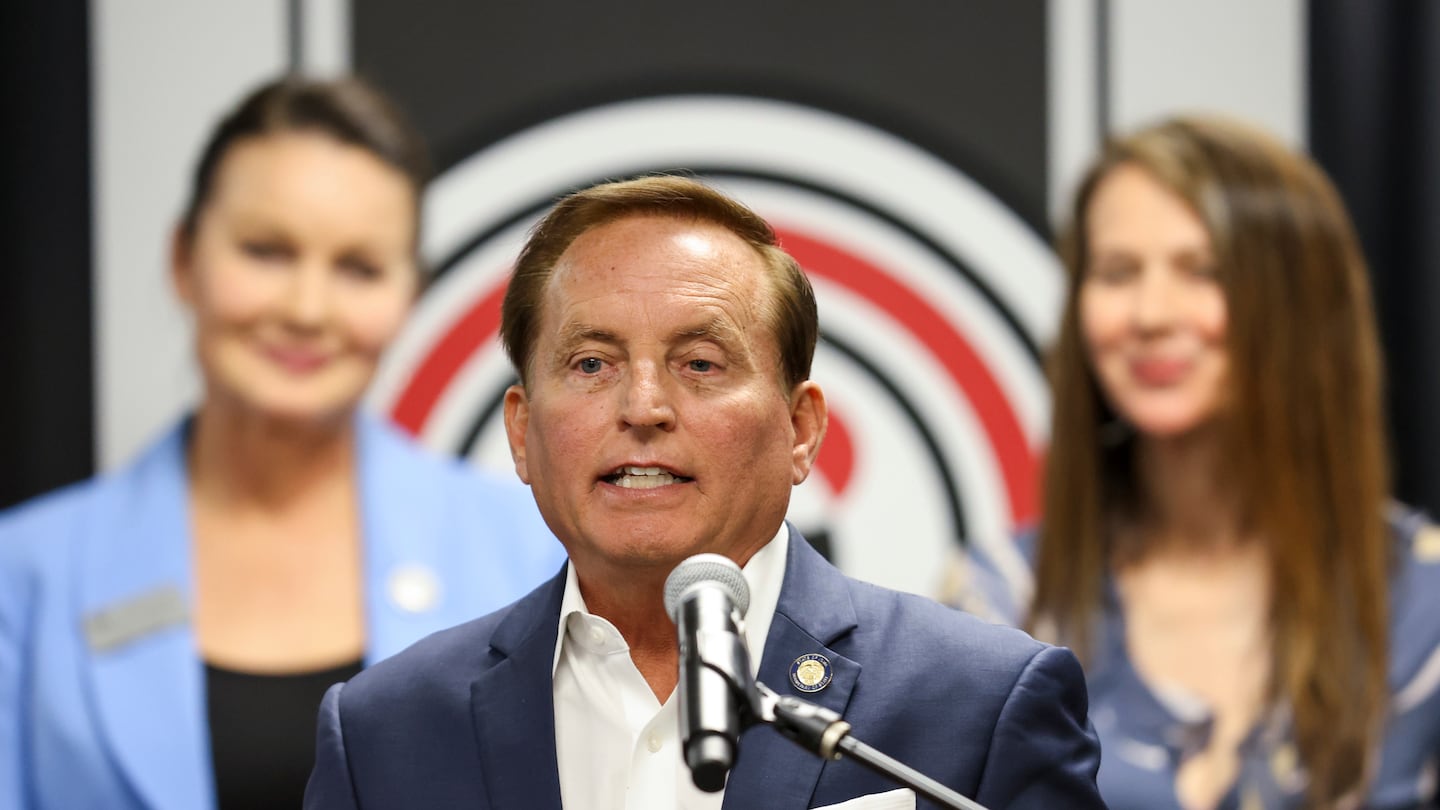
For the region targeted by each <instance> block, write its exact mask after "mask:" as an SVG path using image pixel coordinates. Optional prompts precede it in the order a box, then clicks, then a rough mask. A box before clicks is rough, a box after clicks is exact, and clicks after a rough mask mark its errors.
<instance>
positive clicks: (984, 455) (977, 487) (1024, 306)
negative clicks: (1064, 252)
mask: <svg viewBox="0 0 1440 810" xmlns="http://www.w3.org/2000/svg"><path fill="white" fill-rule="evenodd" d="M656 171H685V172H689V173H693V174H695V175H698V176H700V177H702V178H703V179H705V180H706V181H707V182H709V183H711V184H713V185H715V186H716V187H718V188H720V189H722V190H724V191H726V192H727V193H730V194H732V195H734V196H735V197H737V198H739V199H741V200H743V201H744V202H745V203H746V204H748V205H750V206H751V207H752V208H754V209H755V210H756V211H757V212H759V213H760V214H761V215H762V216H764V217H765V218H766V219H767V220H769V221H770V223H771V224H772V225H773V226H774V227H775V229H776V231H777V232H778V233H779V234H780V238H781V242H782V245H783V246H784V247H785V249H786V250H787V251H789V252H790V253H791V255H793V256H795V258H796V259H798V260H799V262H800V264H801V265H802V266H803V267H804V268H805V269H806V271H807V273H808V274H809V275H810V278H811V281H812V283H813V284H814V286H815V292H816V297H817V299H818V302H819V308H820V327H821V338H820V345H819V346H818V348H817V350H816V357H815V364H814V369H813V373H812V377H813V378H814V379H815V380H816V381H818V382H819V383H820V385H821V387H822V388H823V389H824V390H825V393H826V398H827V400H828V401H829V404H830V410H831V419H830V431H829V434H828V435H827V437H826V440H825V444H824V446H823V447H822V448H821V452H820V457H819V460H818V463H817V465H816V470H815V472H814V473H813V474H812V475H811V477H810V480H808V481H806V482H805V484H803V485H801V486H800V487H797V488H796V490H795V493H794V497H793V499H792V501H791V508H790V518H791V520H793V521H794V522H795V523H796V525H797V526H799V527H800V529H801V531H802V532H804V533H805V534H806V536H807V537H809V538H811V539H812V540H815V541H818V543H817V544H818V545H820V546H821V547H822V549H824V550H826V551H827V553H828V554H829V555H830V557H831V559H832V560H834V561H835V562H836V563H837V564H838V565H839V566H840V567H841V568H842V569H844V570H845V571H846V572H847V573H850V574H852V575H854V576H857V577H860V578H863V579H868V580H870V581H873V582H878V583H880V584H883V585H888V586H890V587H896V588H900V589H903V590H909V591H913V592H916V593H922V594H927V595H935V594H936V593H937V591H938V589H939V588H940V586H941V579H942V577H943V576H944V573H945V571H946V569H947V563H948V562H949V561H950V560H951V559H952V557H953V555H954V553H955V551H956V550H957V549H958V548H959V547H960V544H961V543H964V542H974V543H979V544H984V545H985V546H986V548H987V551H990V552H991V556H992V557H993V558H994V559H996V560H997V561H998V562H999V563H1000V565H1001V566H1002V567H1010V566H1017V565H1019V564H1020V563H1019V561H1018V560H1017V559H1016V558H1015V556H1014V553H1013V550H1012V548H1011V544H1010V543H1009V536H1010V534H1011V532H1012V531H1013V529H1014V528H1015V526H1016V525H1017V524H1020V523H1023V522H1026V521H1029V520H1031V519H1033V518H1034V517H1035V516H1036V510H1037V506H1038V472H1039V470H1038V464H1039V455H1040V452H1041V449H1042V447H1043V442H1044V438H1045V437H1044V432H1045V428H1046V424H1047V418H1048V407H1049V400H1048V393H1047V390H1046V387H1045V379H1044V375H1043V372H1042V369H1041V365H1040V361H1039V351H1038V349H1037V346H1040V345H1043V344H1044V343H1045V342H1046V341H1047V340H1048V339H1049V337H1050V336H1051V332H1052V330H1053V327H1054V323H1055V320H1056V313H1057V312H1058V310H1059V305H1060V299H1061V293H1062V290H1063V278H1062V274H1061V272H1060V270H1059V267H1058V265H1057V263H1056V260H1055V258H1054V256H1053V254H1052V253H1051V252H1050V250H1049V248H1048V247H1047V246H1046V244H1045V243H1044V241H1043V240H1042V239H1041V238H1040V237H1039V236H1038V235H1037V234H1036V233H1035V232H1034V231H1033V230H1031V229H1030V228H1029V227H1028V226H1026V225H1025V223H1024V222H1023V221H1021V219H1020V218H1019V217H1018V216H1017V215H1015V213H1014V212H1013V211H1011V210H1010V209H1009V208H1008V207H1007V206H1005V205H1004V204H1003V203H1002V202H1000V201H999V200H998V199H997V198H996V197H995V196H994V195H992V194H990V193H989V192H988V191H986V190H985V189H984V188H982V187H981V186H979V185H978V184H977V183H975V182H974V181H973V180H971V179H970V178H969V177H967V176H966V175H965V174H963V173H962V172H960V171H959V170H958V169H956V168H955V167H954V166H953V165H951V164H949V163H946V162H944V161H942V160H940V159H938V158H937V157H935V156H934V155H932V154H930V153H928V152H925V151H924V150H922V149H920V148H919V147H917V146H916V145H914V144H913V143H911V142H909V141H906V140H904V139H903V138H900V137H898V136H896V135H893V134H891V133H887V132H885V131H883V130H880V129H878V128H876V127H873V126H871V125H869V124H865V123H863V122H859V121H856V120H853V119H849V118H845V117H842V116H838V115H835V114H833V113H828V112H824V111H821V110H817V109H814V108H809V107H804V106H800V105H796V104H792V103H788V102H778V101H773V100H766V99H760V98H751V97H735V96H677V97H660V98H650V99H641V100H636V101H628V102H623V103H617V104H610V105H606V106H603V107H597V108H593V109H589V110H584V111H581V112H577V113H573V114H570V115H567V116H564V117H561V118H556V119H552V120H551V121H548V122H546V123H544V124H541V125H539V126H536V127H533V128H531V129H529V130H527V131H525V132H522V133H519V134H517V135H515V136H513V137H511V138H508V139H506V140H504V141H502V142H500V143H498V144H495V145H493V146H491V147H489V148H487V149H484V150H482V151H480V152H478V153H476V154H474V155H472V156H471V157H470V158H468V159H466V160H464V161H462V162H460V163H458V164H456V165H455V166H454V167H453V168H452V169H451V170H450V171H448V172H447V173H446V174H444V175H443V176H442V177H440V178H438V179H437V180H436V182H435V183H434V184H433V185H432V187H431V190H430V192H429V196H428V197H427V199H426V221H425V228H426V235H425V245H424V249H425V253H426V256H427V258H428V259H429V260H430V261H431V262H432V263H433V265H434V266H435V267H436V269H437V273H438V277H437V278H436V280H435V283H434V284H433V285H432V286H431V288H430V289H429V291H428V292H427V293H426V295H425V296H424V298H423V299H422V300H421V302H420V304H419V306H418V307H417V313H416V315H415V317H414V318H413V319H412V322H411V323H410V325H409V326H408V327H407V329H406V331H405V333H404V334H403V335H402V336H401V338H400V340H399V341H398V342H397V344H396V346H395V347H394V348H393V349H392V351H391V352H390V354H389V355H388V356H387V358H386V362H385V364H384V366H383V367H382V369H381V373H380V375H379V378H378V379H377V381H376V385H375V386H374V387H373V389H372V392H371V398H372V399H371V404H372V405H374V406H376V407H377V408H379V409H380V410H382V411H384V412H386V413H388V414H389V415H390V416H391V417H392V418H393V419H394V420H395V421H396V422H397V423H398V424H400V425H401V426H402V427H404V428H406V429H407V430H409V431H411V432H412V433H414V434H415V435H416V436H417V437H419V438H420V440H421V441H423V442H424V443H425V444H427V445H429V446H431V447H433V448H436V449H439V450H443V451H446V452H451V453H457V454H461V455H464V456H467V457H469V458H471V459H473V460H474V461H475V462H476V463H478V464H481V465H485V466H489V467H494V468H497V469H502V470H513V467H512V465H511V463H510V457H509V450H508V447H507V445H506V442H505V437H504V427H503V425H502V423H501V418H500V415H501V401H502V396H503V392H504V390H505V387H506V386H507V385H509V384H510V383H511V382H512V381H513V379H514V373H513V371H512V370H511V368H510V366H509V363H508V361H507V360H506V358H505V355H504V352H503V351H502V350H501V348H500V344H499V340H498V332H499V325H500V301H501V298H502V297H503V295H504V290H505V283H506V281H507V279H508V276H509V273H510V269H511V266H512V263H513V261H514V258H515V256H516V255H517V254H518V253H519V251H520V248H521V246H522V245H523V243H524V240H525V236H526V234H527V232H528V230H529V228H530V227H531V226H532V225H533V224H534V222H535V221H536V220H537V219H538V218H539V217H540V216H541V215H543V213H544V212H545V210H546V209H547V208H548V206H549V205H550V204H551V203H552V202H553V201H554V200H555V199H556V198H557V197H559V196H560V195H562V194H564V193H566V192H568V191H571V190H573V189H576V188H579V187H582V186H585V185H589V184H591V183H594V182H598V181H601V180H607V179H618V178H623V177H629V176H633V175H638V174H645V173H650V172H656Z"/></svg>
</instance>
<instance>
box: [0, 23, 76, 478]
mask: <svg viewBox="0 0 1440 810" xmlns="http://www.w3.org/2000/svg"><path fill="white" fill-rule="evenodd" d="M87 15H88V12H87V8H86V3H85V0H7V2H5V3H0V77H3V78H0V83H3V84H0V86H3V88H4V89H3V90H0V93H3V96H0V109H3V110H4V111H5V126H4V127H3V128H0V132H3V135H0V139H3V140H0V155H3V161H4V167H3V169H0V177H3V178H4V181H3V182H0V189H3V191H0V194H3V195H4V198H5V204H4V207H3V209H0V210H3V211H4V216H3V217H0V229H3V234H4V236H3V244H4V245H5V247H6V250H5V253H4V266H3V268H0V386H3V387H0V506H6V505H9V504H12V503H15V502H17V501H19V500H21V499H23V498H26V497H29V496H31V495H34V494H36V493H38V492H42V491H44V490H47V489H50V488H53V487H55V486H58V485H60V484H64V483H67V482H70V481H75V480H77V479H80V478H84V477H86V476H87V475H89V474H90V473H91V471H92V470H93V468H94V446H95V428H94V417H93V404H92V403H93V397H94V384H93V377H94V375H93V367H94V365H93V362H92V359H91V342H92V329H91V321H92V314H91V312H92V306H91V280H90V278H91V274H90V264H91V257H90V244H91V237H90V231H91V216H90V62H89V21H88V16H87Z"/></svg>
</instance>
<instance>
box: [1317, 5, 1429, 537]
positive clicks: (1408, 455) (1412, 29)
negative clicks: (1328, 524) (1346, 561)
mask: <svg viewBox="0 0 1440 810" xmlns="http://www.w3.org/2000/svg"><path fill="white" fill-rule="evenodd" d="M1309 9H1310V20H1309V23H1310V37H1309V52H1310V56H1309V60H1310V66H1309V67H1310V121H1309V125H1310V143H1311V149H1312V151H1313V152H1314V155H1315V157H1316V159H1317V160H1318V161H1319V162H1320V164H1321V165H1322V166H1324V167H1325V169H1326V170H1327V171H1328V172H1329V173H1330V175H1331V177H1333V178H1334V180H1335V183H1336V185H1337V186H1338V187H1339V189H1340V193H1341V195H1342V196H1343V197H1344V198H1345V201H1346V204H1347V205H1349V206H1350V210H1351V213H1352V215H1353V216H1354V218H1355V224H1356V228H1357V229H1358V230H1359V232H1360V239H1361V241H1362V242H1363V244H1364V247H1365V253H1366V257H1367V258H1368V260H1369V262H1370V269H1371V275H1372V277H1373V278H1374V282H1375V294H1376V305H1377V310H1378V314H1379V318H1380V331H1381V335H1382V338H1383V340H1384V344H1385V349H1386V352H1387V359H1386V366H1387V369H1386V370H1387V372H1388V374H1389V386H1388V390H1387V396H1388V397H1389V412H1390V419H1391V435H1392V442H1391V444H1392V447H1393V450H1394V454H1395V470H1396V494H1397V495H1398V496H1399V497H1400V498H1401V499H1403V500H1406V501H1409V502H1410V503H1413V504H1417V505H1420V506H1424V507H1426V508H1427V509H1428V510H1429V511H1430V513H1431V514H1432V515H1435V516H1440V3H1436V2H1432V0H1394V2H1384V3H1369V2H1356V0H1312V2H1311V3H1310V6H1309Z"/></svg>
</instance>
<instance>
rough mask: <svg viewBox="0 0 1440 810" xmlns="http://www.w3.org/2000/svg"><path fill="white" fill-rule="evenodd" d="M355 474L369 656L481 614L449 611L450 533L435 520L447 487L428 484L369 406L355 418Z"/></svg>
mask: <svg viewBox="0 0 1440 810" xmlns="http://www.w3.org/2000/svg"><path fill="white" fill-rule="evenodd" d="M355 436H356V449H357V453H356V457H357V459H358V461H357V464H356V468H357V472H356V474H357V475H358V476H359V478H358V482H359V492H360V527H361V529H360V530H361V534H362V539H363V542H362V543H361V548H362V551H363V553H364V555H365V558H364V560H365V621H366V628H365V635H366V641H365V646H366V650H365V663H366V665H367V666H368V665H370V664H373V663H375V662H376V661H379V660H380V659H382V658H388V657H389V656H391V655H394V654H395V653H397V652H399V651H401V650H403V649H405V648H406V647H408V646H409V645H410V644H412V643H413V642H415V641H416V640H417V639H419V638H422V637H423V636H425V635H428V634H429V633H432V632H435V631H436V630H441V629H443V628H445V627H450V626H452V625H456V624H459V623H461V622H462V621H466V620H468V619H473V618H475V617H474V616H464V615H459V614H456V615H448V614H446V613H445V612H444V611H443V610H442V606H443V604H444V601H445V599H446V597H447V596H449V597H450V598H451V599H453V595H447V594H445V593H444V592H443V590H444V574H445V572H444V571H443V567H442V561H441V560H440V551H439V546H440V545H441V544H443V543H444V542H446V541H447V540H449V539H450V538H449V537H447V536H446V535H445V533H444V531H443V530H442V528H441V527H440V526H438V525H437V522H438V521H439V520H440V519H441V516H442V515H444V514H445V510H444V508H443V507H444V505H443V503H440V502H439V500H440V498H441V495H442V493H440V492H437V491H435V490H434V489H433V488H430V487H427V486H426V484H427V483H430V481H429V480H428V478H427V475H426V471H425V470H423V469H417V468H416V464H415V462H414V459H413V457H412V456H411V455H409V454H407V453H405V452H404V451H403V449H402V448H401V447H399V446H398V445H397V443H396V440H395V439H394V438H393V437H391V436H389V435H387V433H386V428H385V427H384V426H383V425H382V424H381V423H380V422H379V421H378V419H377V418H376V417H374V416H371V415H369V414H363V413H362V414H360V415H357V417H356V420H355Z"/></svg>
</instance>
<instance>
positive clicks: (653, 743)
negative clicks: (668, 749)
mask: <svg viewBox="0 0 1440 810" xmlns="http://www.w3.org/2000/svg"><path fill="white" fill-rule="evenodd" d="M662 745H664V743H662V742H661V741H660V735H658V734H651V735H650V739H648V740H646V741H645V747H646V748H649V749H650V753H652V754H654V753H656V752H658V751H659V750H660V747H661V746H662Z"/></svg>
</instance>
